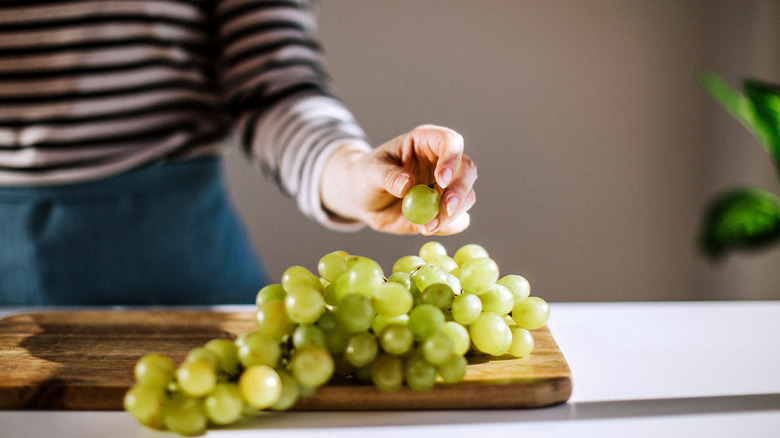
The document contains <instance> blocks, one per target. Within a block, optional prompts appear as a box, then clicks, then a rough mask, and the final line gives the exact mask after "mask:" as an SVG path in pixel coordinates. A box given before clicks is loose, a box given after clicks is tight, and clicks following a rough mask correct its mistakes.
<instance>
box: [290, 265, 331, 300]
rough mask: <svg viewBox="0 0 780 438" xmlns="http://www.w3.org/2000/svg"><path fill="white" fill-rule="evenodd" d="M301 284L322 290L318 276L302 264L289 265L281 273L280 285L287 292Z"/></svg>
mask: <svg viewBox="0 0 780 438" xmlns="http://www.w3.org/2000/svg"><path fill="white" fill-rule="evenodd" d="M302 284H303V285H309V286H311V287H314V288H316V289H319V290H320V292H322V282H321V281H320V278H319V277H317V276H316V275H314V274H313V273H312V272H311V271H310V270H309V269H308V268H306V267H304V266H299V265H295V266H290V267H289V268H287V269H285V271H284V272H283V273H282V287H283V288H284V290H285V291H287V293H289V292H290V290H291V289H293V288H294V287H295V286H299V285H302Z"/></svg>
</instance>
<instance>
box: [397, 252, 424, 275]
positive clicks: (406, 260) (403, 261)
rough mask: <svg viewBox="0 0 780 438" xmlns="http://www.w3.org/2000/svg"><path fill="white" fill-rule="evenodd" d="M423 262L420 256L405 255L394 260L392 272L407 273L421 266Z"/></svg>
mask: <svg viewBox="0 0 780 438" xmlns="http://www.w3.org/2000/svg"><path fill="white" fill-rule="evenodd" d="M424 264H425V260H423V259H422V258H421V257H418V256H415V255H406V256H403V257H401V258H400V259H398V260H396V262H395V263H394V264H393V273H394V274H395V273H397V272H406V273H409V272H412V271H414V270H415V269H417V268H419V267H420V266H423V265H424Z"/></svg>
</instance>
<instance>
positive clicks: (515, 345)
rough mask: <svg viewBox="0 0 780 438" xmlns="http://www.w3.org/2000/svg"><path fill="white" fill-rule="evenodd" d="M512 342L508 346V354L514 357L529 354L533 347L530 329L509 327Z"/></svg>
mask: <svg viewBox="0 0 780 438" xmlns="http://www.w3.org/2000/svg"><path fill="white" fill-rule="evenodd" d="M510 330H511V332H512V344H511V345H510V346H509V354H511V355H512V356H515V357H525V356H528V355H529V354H531V351H533V349H534V337H533V335H532V334H531V332H530V331H528V330H526V329H524V328H520V327H511V328H510Z"/></svg>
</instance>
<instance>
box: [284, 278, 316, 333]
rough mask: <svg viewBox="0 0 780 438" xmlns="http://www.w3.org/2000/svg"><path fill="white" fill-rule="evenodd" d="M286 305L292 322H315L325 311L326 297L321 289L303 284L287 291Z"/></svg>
mask: <svg viewBox="0 0 780 438" xmlns="http://www.w3.org/2000/svg"><path fill="white" fill-rule="evenodd" d="M284 307H285V309H286V310H287V316H288V317H289V318H290V320H291V321H292V322H294V323H297V324H314V323H315V322H317V320H318V319H319V318H320V315H322V312H324V311H325V298H324V297H323V296H322V291H321V290H319V289H317V288H315V287H313V286H310V285H306V284H301V285H297V286H295V287H293V288H292V289H290V290H289V291H287V296H286V297H285V298H284Z"/></svg>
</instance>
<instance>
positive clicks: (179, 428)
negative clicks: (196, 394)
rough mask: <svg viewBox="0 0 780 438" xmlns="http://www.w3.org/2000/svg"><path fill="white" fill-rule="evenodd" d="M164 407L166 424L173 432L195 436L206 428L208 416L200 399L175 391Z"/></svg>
mask: <svg viewBox="0 0 780 438" xmlns="http://www.w3.org/2000/svg"><path fill="white" fill-rule="evenodd" d="M163 409H164V413H163V419H164V422H165V426H166V427H167V428H168V430H170V431H171V432H175V433H178V434H179V435H185V436H195V435H200V434H202V433H203V432H204V431H205V430H206V426H207V425H208V418H207V417H206V412H205V411H204V409H203V402H202V401H201V400H200V399H195V398H190V397H188V396H186V395H185V394H183V393H175V394H173V395H172V396H171V398H170V399H168V400H167V402H166V403H165V407H164V408H163Z"/></svg>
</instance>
